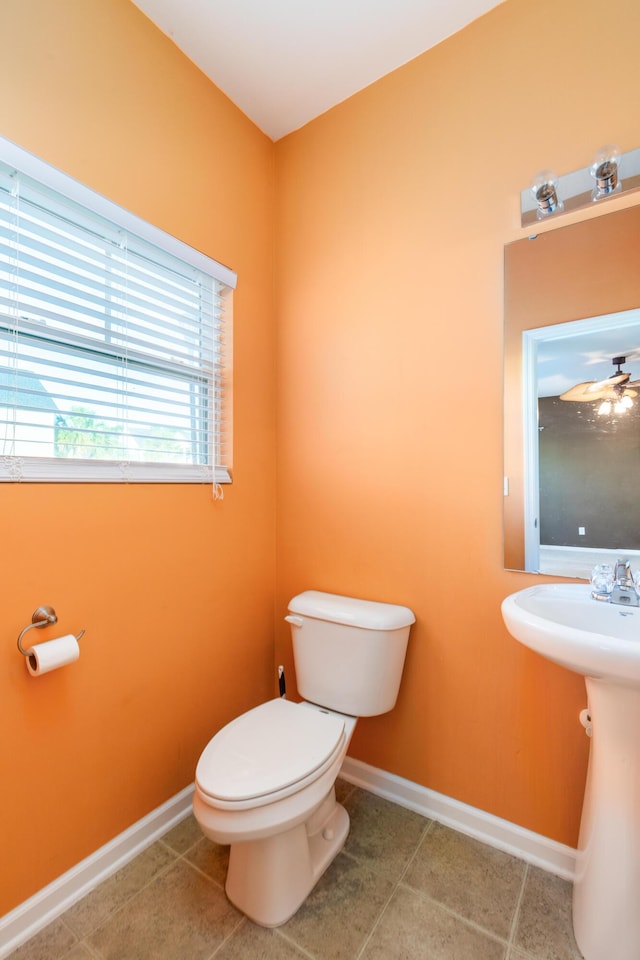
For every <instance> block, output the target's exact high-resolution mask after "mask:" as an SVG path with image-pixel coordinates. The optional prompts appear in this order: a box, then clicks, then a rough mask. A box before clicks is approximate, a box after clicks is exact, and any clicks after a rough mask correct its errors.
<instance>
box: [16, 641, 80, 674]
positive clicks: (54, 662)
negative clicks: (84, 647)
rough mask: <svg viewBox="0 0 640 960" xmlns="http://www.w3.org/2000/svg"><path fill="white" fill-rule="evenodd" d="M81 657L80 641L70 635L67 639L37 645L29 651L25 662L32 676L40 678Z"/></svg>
mask: <svg viewBox="0 0 640 960" xmlns="http://www.w3.org/2000/svg"><path fill="white" fill-rule="evenodd" d="M79 656H80V647H79V646H78V641H77V640H76V638H75V637H74V636H73V634H72V633H68V634H67V635H66V636H65V637H57V638H56V639H55V640H47V641H46V643H35V644H34V645H33V646H32V647H30V648H29V649H28V650H27V656H26V657H25V660H26V664H27V670H28V671H29V673H30V674H31V676H32V677H39V676H41V675H42V674H43V673H49V672H50V671H51V670H57V669H58V667H65V666H66V665H67V664H68V663H73V661H74V660H77V659H78V657H79Z"/></svg>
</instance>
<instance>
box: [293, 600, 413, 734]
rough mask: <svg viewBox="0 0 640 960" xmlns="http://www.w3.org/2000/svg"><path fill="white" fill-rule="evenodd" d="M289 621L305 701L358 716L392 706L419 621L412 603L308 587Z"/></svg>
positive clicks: (374, 714) (298, 683) (385, 710)
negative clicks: (411, 632)
mask: <svg viewBox="0 0 640 960" xmlns="http://www.w3.org/2000/svg"><path fill="white" fill-rule="evenodd" d="M286 619H287V620H288V621H289V623H290V624H291V634H292V638H293V656H294V661H295V666H296V681H297V686H298V691H299V693H300V695H301V696H302V697H303V698H304V699H305V700H310V701H311V703H317V704H319V705H320V706H323V707H328V708H329V709H330V710H337V711H338V712H339V713H347V714H350V715H351V716H354V717H374V716H377V715H378V714H380V713H387V711H389V710H392V709H393V707H394V706H395V702H396V699H397V697H398V690H399V689H400V679H401V677H402V668H403V666H404V658H405V654H406V651H407V641H408V640H409V630H410V628H411V624H412V623H415V619H416V618H415V616H414V615H413V612H412V611H411V610H410V609H409V608H408V607H400V606H396V605H395V604H391V603H377V602H375V601H371V600H356V599H355V598H353V597H342V596H338V595H337V594H334V593H321V592H319V591H317V590H307V591H306V592H305V593H300V594H298V596H297V597H294V598H293V600H292V601H291V602H290V603H289V616H288V617H287V618H286Z"/></svg>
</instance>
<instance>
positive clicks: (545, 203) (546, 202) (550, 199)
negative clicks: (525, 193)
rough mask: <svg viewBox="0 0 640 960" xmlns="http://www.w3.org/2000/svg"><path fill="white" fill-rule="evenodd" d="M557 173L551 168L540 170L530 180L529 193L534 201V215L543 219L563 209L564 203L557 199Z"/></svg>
mask: <svg viewBox="0 0 640 960" xmlns="http://www.w3.org/2000/svg"><path fill="white" fill-rule="evenodd" d="M557 185H558V175H557V173H555V172H554V171H553V170H541V171H540V173H537V174H536V175H535V177H534V178H533V180H532V181H531V193H532V194H533V196H534V198H535V201H536V206H537V210H536V217H537V218H538V220H543V219H544V218H545V217H549V216H551V214H552V213H558V212H560V211H561V210H563V209H564V204H563V203H562V201H561V200H559V199H558V191H557Z"/></svg>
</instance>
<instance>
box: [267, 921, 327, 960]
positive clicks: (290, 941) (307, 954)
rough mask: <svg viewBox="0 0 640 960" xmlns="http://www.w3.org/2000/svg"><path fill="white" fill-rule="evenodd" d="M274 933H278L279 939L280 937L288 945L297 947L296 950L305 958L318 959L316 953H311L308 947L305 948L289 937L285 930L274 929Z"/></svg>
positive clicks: (309, 959)
mask: <svg viewBox="0 0 640 960" xmlns="http://www.w3.org/2000/svg"><path fill="white" fill-rule="evenodd" d="M274 933H276V934H277V936H279V937H280V938H281V939H282V940H284V941H285V942H286V943H288V944H290V945H291V946H292V947H295V949H296V950H297V951H298V953H301V954H303V956H305V957H307V958H308V960H317V957H316V955H315V954H314V953H310V952H309V951H308V950H307V949H306V947H303V946H302V944H300V943H298V942H297V941H296V940H294V939H293V937H291V936H289V935H288V934H286V933H285V932H284V930H281V929H280V928H274Z"/></svg>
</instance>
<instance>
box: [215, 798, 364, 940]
mask: <svg viewBox="0 0 640 960" xmlns="http://www.w3.org/2000/svg"><path fill="white" fill-rule="evenodd" d="M348 833H349V814H348V813H347V811H346V810H345V809H344V807H343V806H341V805H340V804H339V803H337V802H336V797H335V790H334V789H333V788H332V789H331V791H330V793H329V794H328V796H327V797H326V798H325V799H324V800H323V802H322V804H321V805H320V807H319V808H318V809H317V810H316V811H315V812H314V813H313V814H312V816H311V817H310V819H309V820H307V821H306V822H305V823H301V824H298V825H297V826H295V827H292V828H291V829H290V830H285V831H284V832H283V833H278V834H275V835H274V836H271V837H265V838H264V839H261V840H248V841H245V842H241V843H232V844H231V850H230V854H229V872H228V873H227V882H226V885H225V890H226V892H227V896H228V897H229V900H230V901H231V902H232V903H233V904H234V905H235V906H236V907H237V908H238V909H239V910H241V911H242V912H243V913H244V914H246V915H247V916H248V917H249V919H250V920H253V921H254V923H258V924H260V925H261V926H263V927H278V926H280V925H281V924H283V923H286V921H287V920H289V919H290V918H291V917H292V916H293V915H294V913H295V912H296V910H298V908H299V907H300V906H302V904H303V903H304V901H305V900H306V898H307V897H308V896H309V894H310V893H311V891H312V890H313V888H314V886H315V885H316V883H317V882H318V880H319V879H320V877H321V876H322V874H323V873H324V871H325V870H326V869H327V867H328V866H329V864H330V863H331V861H332V860H333V859H334V857H335V856H336V855H337V854H338V853H339V852H340V850H341V849H342V847H343V846H344V842H345V840H346V839H347V834H348Z"/></svg>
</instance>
